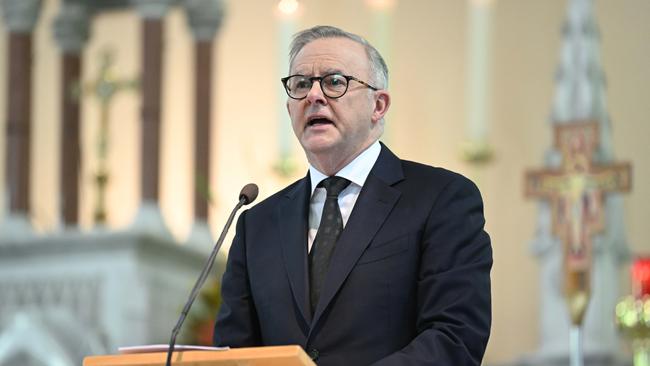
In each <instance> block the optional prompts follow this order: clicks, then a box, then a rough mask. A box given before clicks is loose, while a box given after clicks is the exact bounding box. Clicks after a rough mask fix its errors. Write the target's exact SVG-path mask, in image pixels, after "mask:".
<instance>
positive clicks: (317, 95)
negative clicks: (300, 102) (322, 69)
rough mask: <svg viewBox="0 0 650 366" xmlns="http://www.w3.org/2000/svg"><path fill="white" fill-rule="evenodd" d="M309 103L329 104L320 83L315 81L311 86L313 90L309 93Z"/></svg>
mask: <svg viewBox="0 0 650 366" xmlns="http://www.w3.org/2000/svg"><path fill="white" fill-rule="evenodd" d="M307 101H308V102H309V103H322V104H327V98H326V97H325V95H324V94H323V89H321V87H320V81H318V80H314V82H313V83H312V84H311V89H309V93H307Z"/></svg>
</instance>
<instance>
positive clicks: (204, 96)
mask: <svg viewBox="0 0 650 366" xmlns="http://www.w3.org/2000/svg"><path fill="white" fill-rule="evenodd" d="M185 9H186V11H187V20H188V23H189V27H190V29H191V30H192V35H193V36H194V101H195V104H194V108H195V110H194V226H193V228H192V232H191V233H190V238H189V242H190V243H193V244H197V245H200V246H204V245H205V246H206V247H211V245H212V235H211V234H210V227H209V225H208V203H209V202H210V200H211V196H212V195H211V194H210V192H211V191H212V190H211V189H210V152H211V149H210V145H211V144H210V136H211V135H212V124H211V115H212V100H213V98H212V61H213V58H212V44H213V39H214V36H215V34H216V33H217V30H218V29H219V27H220V26H221V23H222V20H223V12H224V11H223V2H222V1H221V0H186V1H185Z"/></svg>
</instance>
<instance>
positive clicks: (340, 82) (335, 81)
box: [325, 75, 346, 87]
mask: <svg viewBox="0 0 650 366" xmlns="http://www.w3.org/2000/svg"><path fill="white" fill-rule="evenodd" d="M345 82H346V80H345V78H344V77H343V76H341V75H331V76H329V77H328V78H327V79H325V83H326V84H327V85H329V86H334V87H341V86H345Z"/></svg>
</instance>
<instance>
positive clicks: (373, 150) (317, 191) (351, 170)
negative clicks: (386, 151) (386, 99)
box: [307, 141, 381, 251]
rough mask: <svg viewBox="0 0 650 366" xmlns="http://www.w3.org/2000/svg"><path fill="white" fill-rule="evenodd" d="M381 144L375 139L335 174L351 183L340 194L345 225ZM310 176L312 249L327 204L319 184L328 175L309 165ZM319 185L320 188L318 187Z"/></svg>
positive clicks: (308, 232)
mask: <svg viewBox="0 0 650 366" xmlns="http://www.w3.org/2000/svg"><path fill="white" fill-rule="evenodd" d="M380 151H381V145H380V144H379V141H375V142H374V143H373V144H372V145H370V147H368V148H367V149H366V150H364V151H363V152H362V153H361V154H359V156H357V157H356V158H355V159H354V160H352V161H351V162H350V163H349V164H348V165H346V166H345V167H343V169H341V170H339V171H338V172H337V173H336V174H335V175H336V176H338V177H343V178H345V179H347V180H349V181H350V182H351V183H350V185H349V186H347V187H346V188H345V189H344V190H343V191H342V192H341V194H339V208H340V209H341V216H342V218H343V227H344V228H345V225H346V224H347V222H348V219H349V218H350V214H351V213H352V209H353V208H354V204H355V203H356V202H357V198H359V193H360V192H361V188H362V187H363V184H364V183H365V182H366V178H368V174H370V170H371V169H372V167H373V166H374V165H375V162H376V161H377V158H378V157H379V152H380ZM309 177H310V178H311V200H310V202H309V230H308V231H307V245H308V247H307V250H309V251H311V246H312V244H313V243H314V239H315V238H316V232H318V227H319V226H320V219H321V216H322V214H323V206H324V205H325V198H327V192H326V191H325V188H323V187H318V184H319V183H320V182H321V181H322V180H324V179H325V178H327V176H326V175H325V174H323V173H321V172H320V171H318V169H316V168H314V167H313V166H312V165H311V164H310V165H309ZM316 187H318V188H316Z"/></svg>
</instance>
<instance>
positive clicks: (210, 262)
mask: <svg viewBox="0 0 650 366" xmlns="http://www.w3.org/2000/svg"><path fill="white" fill-rule="evenodd" d="M255 196H257V193H255ZM254 199H255V198H252V199H251V198H250V197H247V195H245V194H242V195H240V196H239V202H238V203H237V206H235V208H234V209H233V210H232V212H230V216H229V217H228V221H226V225H225V226H224V228H223V230H222V231H221V235H220V236H219V240H217V242H216V244H215V245H214V248H213V249H212V253H210V257H209V258H208V260H207V262H206V263H205V265H204V266H203V271H201V274H200V275H199V278H198V279H197V280H196V283H195V284H194V288H192V292H190V297H189V299H188V300H187V302H186V303H185V307H183V311H182V312H181V316H180V317H179V318H178V322H177V323H176V326H174V329H173V330H172V336H171V339H170V340H169V349H168V350H167V362H166V363H165V365H166V366H171V362H172V361H171V360H172V353H173V352H174V345H175V344H176V336H177V335H178V333H179V331H180V330H181V326H182V325H183V322H184V321H185V318H186V317H187V313H188V312H189V311H190V307H192V303H194V300H195V299H196V297H197V296H198V295H199V292H200V290H201V287H202V286H203V283H204V282H205V280H206V279H207V278H208V274H209V273H210V269H212V265H213V264H214V259H215V257H216V256H217V253H218V252H219V249H220V248H221V244H223V240H224V239H225V237H226V233H227V232H228V229H229V228H230V225H231V224H232V221H233V219H234V218H235V214H236V213H237V211H238V210H239V209H240V208H241V207H242V206H244V205H246V204H249V203H250V202H252V201H253V200H254Z"/></svg>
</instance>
